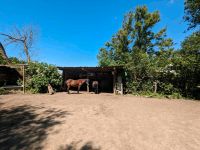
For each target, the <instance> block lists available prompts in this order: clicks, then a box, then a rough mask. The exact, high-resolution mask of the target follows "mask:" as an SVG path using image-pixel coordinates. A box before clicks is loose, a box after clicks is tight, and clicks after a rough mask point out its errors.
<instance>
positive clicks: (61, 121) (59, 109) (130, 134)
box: [0, 93, 200, 150]
mask: <svg viewBox="0 0 200 150" xmlns="http://www.w3.org/2000/svg"><path fill="white" fill-rule="evenodd" d="M0 149H1V150H9V149H10V150H15V149H20V150H27V149H28V150H31V149H44V150H199V149H200V102H199V101H190V100H159V99H150V98H142V97H134V96H114V95H112V94H99V95H95V94H87V93H82V94H70V95H68V94H66V93H56V94H55V95H47V94H41V95H40V94H38V95H28V94H27V95H22V94H13V95H4V96H0Z"/></svg>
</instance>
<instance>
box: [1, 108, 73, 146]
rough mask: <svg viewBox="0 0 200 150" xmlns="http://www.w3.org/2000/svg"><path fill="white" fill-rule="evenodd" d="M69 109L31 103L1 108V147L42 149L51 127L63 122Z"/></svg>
mask: <svg viewBox="0 0 200 150" xmlns="http://www.w3.org/2000/svg"><path fill="white" fill-rule="evenodd" d="M39 114H41V115H39ZM66 115H70V113H69V112H67V111H62V110H57V109H52V108H50V109H45V108H44V107H34V106H29V105H23V106H17V107H11V108H9V109H7V108H1V110H0V149H1V150H10V149H12V150H15V149H20V150H27V149H28V150H30V149H34V150H35V149H42V148H43V146H42V142H43V141H44V140H45V139H46V137H47V136H48V133H47V132H48V131H49V130H50V129H51V127H53V126H55V125H58V124H61V123H62V121H58V120H59V119H61V118H64V117H66Z"/></svg>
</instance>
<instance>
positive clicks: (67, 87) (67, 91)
mask: <svg viewBox="0 0 200 150" xmlns="http://www.w3.org/2000/svg"><path fill="white" fill-rule="evenodd" d="M69 88H70V85H68V86H67V92H68V94H70V93H69Z"/></svg>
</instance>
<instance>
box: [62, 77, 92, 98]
mask: <svg viewBox="0 0 200 150" xmlns="http://www.w3.org/2000/svg"><path fill="white" fill-rule="evenodd" d="M84 83H86V84H89V80H88V79H78V80H73V79H68V80H67V81H65V84H66V85H67V92H68V94H70V93H69V89H70V87H77V88H78V90H77V93H79V90H80V88H81V86H82V85H83V84H84Z"/></svg>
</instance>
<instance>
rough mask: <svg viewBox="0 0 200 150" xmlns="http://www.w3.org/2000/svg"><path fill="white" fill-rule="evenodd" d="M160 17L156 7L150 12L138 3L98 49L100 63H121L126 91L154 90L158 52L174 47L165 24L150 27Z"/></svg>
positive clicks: (170, 49)
mask: <svg viewBox="0 0 200 150" xmlns="http://www.w3.org/2000/svg"><path fill="white" fill-rule="evenodd" d="M159 21H160V15H159V12H158V11H155V12H152V13H150V12H148V9H147V7H146V6H141V7H137V8H136V10H135V12H133V11H130V12H129V13H128V14H126V15H125V17H124V20H123V23H122V28H121V29H120V30H119V31H118V32H117V33H116V34H115V35H114V36H113V37H112V39H111V41H110V42H107V43H106V44H105V47H103V48H101V49H100V52H99V55H98V59H99V65H100V66H113V65H121V66H123V67H124V69H125V71H126V81H127V87H128V90H129V91H134V92H137V91H153V90H154V91H155V89H154V86H153V84H154V82H156V84H157V80H158V77H157V75H158V70H159V65H160V63H159V62H158V60H159V59H157V57H156V55H157V54H158V53H157V52H158V51H162V52H163V53H168V52H167V51H173V48H172V46H173V41H172V40H171V39H169V38H167V36H166V28H163V29H161V30H160V31H158V32H154V30H153V28H154V27H155V26H156V24H157V23H158V22H159ZM169 57H170V56H169ZM166 59H170V58H166ZM165 62H167V60H166V61H165ZM165 65H166V66H167V65H169V63H166V64H165ZM166 66H164V67H166ZM156 91H157V90H156Z"/></svg>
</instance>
